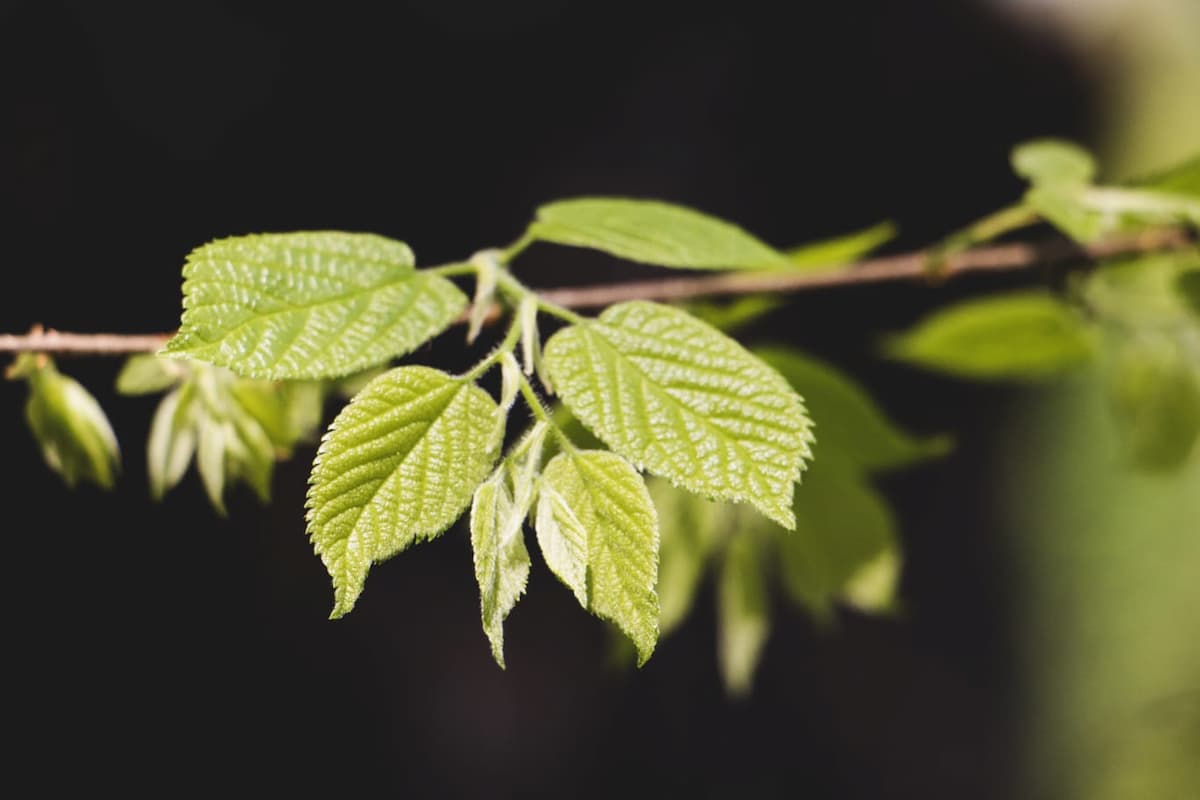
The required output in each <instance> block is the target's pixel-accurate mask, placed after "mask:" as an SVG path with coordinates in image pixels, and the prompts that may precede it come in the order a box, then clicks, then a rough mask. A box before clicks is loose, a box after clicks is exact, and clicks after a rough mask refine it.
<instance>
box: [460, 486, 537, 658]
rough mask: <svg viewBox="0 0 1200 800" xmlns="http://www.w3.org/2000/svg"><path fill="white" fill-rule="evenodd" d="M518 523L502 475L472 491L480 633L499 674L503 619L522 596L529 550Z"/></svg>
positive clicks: (520, 515)
mask: <svg viewBox="0 0 1200 800" xmlns="http://www.w3.org/2000/svg"><path fill="white" fill-rule="evenodd" d="M525 510H526V511H527V510H528V508H526V509H525ZM524 519H525V515H524V513H522V512H521V511H519V510H518V509H517V507H516V504H515V503H514V502H513V498H512V495H511V494H510V493H509V490H508V486H507V482H506V479H505V475H504V473H503V472H498V473H497V474H496V475H494V476H493V477H492V478H490V479H488V480H486V481H484V482H483V483H481V484H480V485H479V488H478V489H476V490H475V498H474V500H473V501H472V503H471V547H472V550H473V551H474V554H475V580H476V581H477V582H478V583H479V597H480V614H481V615H482V617H483V630H484V632H485V633H486V634H487V637H488V641H490V642H491V644H492V656H493V657H494V658H495V659H496V663H497V664H499V665H500V668H501V669H503V668H504V618H505V617H507V616H508V613H509V612H510V611H512V608H513V606H515V605H516V604H517V600H519V599H520V597H521V595H522V594H524V593H525V582H526V581H527V580H528V579H529V565H530V560H529V551H528V550H526V549H525V539H524V537H522V536H521V523H522V522H523V521H524Z"/></svg>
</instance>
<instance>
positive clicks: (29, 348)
mask: <svg viewBox="0 0 1200 800" xmlns="http://www.w3.org/2000/svg"><path fill="white" fill-rule="evenodd" d="M1193 243H1194V239H1193V237H1191V236H1190V235H1189V234H1188V233H1186V232H1185V231H1182V230H1178V229H1175V228H1164V229H1157V230H1150V231H1146V232H1144V233H1141V234H1139V235H1136V236H1125V237H1116V238H1112V239H1107V240H1105V241H1103V242H1099V243H1097V244H1094V245H1089V246H1086V247H1080V246H1078V245H1075V244H1072V243H1070V242H1065V241H1054V242H1050V243H1046V244H1041V245H1034V244H1027V243H1013V244H999V245H992V246H990V247H980V248H977V249H974V250H967V251H965V252H961V253H956V254H953V255H950V256H948V257H947V258H946V259H945V261H944V262H943V264H942V265H941V266H940V268H939V269H938V270H937V271H936V272H931V270H930V267H929V264H930V259H931V258H932V257H933V256H934V254H935V253H934V251H931V250H918V251H914V252H911V253H903V254H900V255H894V256H883V257H880V258H871V259H867V260H865V261H860V262H858V263H856V264H851V265H848V266H846V267H843V268H841V269H831V270H820V271H813V270H799V271H796V272H787V271H782V272H723V273H720V274H717V275H704V276H699V277H693V276H687V277H679V278H660V279H656V280H647V281H631V282H627V283H614V284H602V285H598V286H581V287H577V288H560V289H542V290H537V292H538V294H539V295H540V296H542V297H544V298H545V299H547V300H550V301H551V302H554V303H557V304H558V305H561V306H565V307H567V308H602V307H604V306H609V305H612V304H613V303H620V302H624V301H627V300H691V299H695V298H700V297H713V296H718V295H737V294H753V293H757V292H797V291H803V290H808V289H821V288H829V287H834V286H851V285H856V284H864V283H881V282H884V281H896V280H927V281H941V280H945V279H947V278H950V277H953V276H956V275H962V274H964V273H970V272H1001V271H1013V270H1020V269H1029V268H1032V267H1038V266H1046V265H1051V264H1057V263H1062V262H1066V261H1076V260H1084V261H1096V260H1099V259H1103V258H1112V257H1114V256H1122V255H1136V254H1147V253H1156V252H1165V251H1171V250H1178V249H1180V248H1183V247H1186V246H1189V245H1190V244H1193ZM489 316H490V317H492V318H494V317H495V316H496V314H495V312H493V313H492V314H491V315H489ZM458 321H459V322H465V321H466V316H465V315H464V316H463V317H462V318H461V319H459V320H458ZM172 335H173V334H171V333H147V334H121V333H61V332H59V331H56V330H53V329H51V330H47V331H45V332H42V331H40V330H36V329H35V330H34V331H32V332H30V333H28V334H24V335H15V334H0V353H28V352H34V353H53V354H59V355H126V354H129V353H153V352H157V351H158V350H159V349H161V348H162V346H163V345H164V344H165V343H166V341H167V340H168V339H170V338H171V336H172Z"/></svg>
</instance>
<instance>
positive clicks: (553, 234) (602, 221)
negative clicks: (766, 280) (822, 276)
mask: <svg viewBox="0 0 1200 800" xmlns="http://www.w3.org/2000/svg"><path fill="white" fill-rule="evenodd" d="M529 233H530V235H532V236H533V237H534V238H537V239H540V240H542V241H544V242H554V243H556V244H564V245H570V246H573V247H588V248H592V249H594V250H602V251H604V252H606V253H609V254H611V255H614V256H617V257H618V258H625V259H628V260H630V261H638V262H641V263H643V264H654V265H656V266H660V267H684V268H690V269H756V268H765V267H779V266H786V265H787V260H786V257H785V256H784V255H783V254H782V253H779V252H778V251H776V250H775V249H773V248H771V247H769V246H767V245H765V244H763V243H762V242H760V241H759V240H758V239H756V238H754V237H753V236H751V235H750V234H748V233H746V232H745V231H744V230H742V229H741V228H739V227H737V226H736V225H732V224H730V223H728V222H725V221H723V220H720V219H717V218H716V217H710V216H708V215H707V214H702V213H700V212H699V211H694V210H693V209H690V208H685V207H683V206H677V205H671V204H669V203H661V202H658V201H655V200H633V199H627V198H615V197H581V198H575V199H571V200H560V201H558V202H555V203H550V204H549V205H544V206H542V207H541V208H539V209H538V213H537V221H536V222H534V223H533V225H531V226H530V228H529Z"/></svg>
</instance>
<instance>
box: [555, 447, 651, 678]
mask: <svg viewBox="0 0 1200 800" xmlns="http://www.w3.org/2000/svg"><path fill="white" fill-rule="evenodd" d="M538 495H539V499H538V510H537V538H538V544H539V545H540V546H541V549H542V554H543V556H544V557H545V559H546V564H547V566H549V567H550V569H551V570H552V571H553V572H554V574H555V575H557V576H558V578H559V580H561V581H562V582H563V583H565V584H566V585H567V587H568V588H569V589H570V590H571V591H572V592H574V594H575V597H576V598H577V599H578V600H579V602H580V604H581V605H582V606H583V607H584V608H586V609H588V610H589V611H591V612H592V613H594V614H596V615H597V616H600V617H602V618H604V619H607V620H611V621H612V622H615V623H616V624H617V626H618V627H620V629H621V630H622V631H624V632H625V635H627V636H628V637H629V638H630V639H631V640H632V641H633V643H634V646H636V647H637V651H638V664H639V665H641V664H644V663H646V660H647V659H648V658H650V654H651V653H653V652H654V645H655V644H656V643H657V641H658V614H659V608H658V595H657V594H656V593H655V590H654V587H655V583H656V582H657V579H658V519H657V516H656V515H655V510H654V504H653V503H652V502H651V500H650V493H649V492H648V491H647V490H646V484H645V482H644V481H643V480H642V477H641V475H639V474H638V473H637V470H635V469H634V468H633V466H632V465H631V464H630V463H629V462H628V461H626V460H625V459H624V458H622V457H621V456H619V455H617V454H616V453H609V452H605V451H603V450H568V451H566V452H562V453H559V454H558V455H556V456H555V457H554V458H552V459H551V460H550V463H549V464H547V465H546V470H545V472H544V473H543V474H542V479H541V482H540V484H539V488H538Z"/></svg>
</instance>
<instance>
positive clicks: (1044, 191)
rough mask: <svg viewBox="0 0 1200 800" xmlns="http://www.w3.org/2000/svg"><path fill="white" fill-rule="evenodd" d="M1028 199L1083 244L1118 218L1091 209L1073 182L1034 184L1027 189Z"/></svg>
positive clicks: (1102, 233)
mask: <svg viewBox="0 0 1200 800" xmlns="http://www.w3.org/2000/svg"><path fill="white" fill-rule="evenodd" d="M1025 202H1026V203H1027V204H1029V205H1030V206H1032V207H1033V209H1034V210H1035V211H1037V213H1038V214H1040V215H1041V216H1042V217H1043V218H1044V219H1045V220H1046V221H1047V222H1049V223H1050V224H1051V225H1053V226H1054V227H1056V228H1058V229H1059V230H1060V231H1062V232H1063V233H1065V234H1066V235H1067V236H1069V237H1071V238H1072V239H1074V240H1075V241H1077V242H1080V243H1081V244H1088V243H1089V242H1094V241H1096V240H1097V239H1099V238H1100V237H1102V236H1104V235H1106V234H1108V233H1111V232H1112V230H1113V229H1114V228H1115V227H1116V222H1117V221H1116V219H1115V218H1113V217H1111V216H1107V215H1105V214H1102V213H1100V212H1098V211H1095V210H1092V209H1089V208H1088V207H1087V206H1086V204H1085V203H1084V194H1083V192H1082V191H1081V190H1080V189H1078V188H1077V187H1074V186H1066V187H1062V186H1054V185H1052V186H1035V187H1033V188H1032V189H1030V190H1029V191H1028V192H1026V193H1025Z"/></svg>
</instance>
